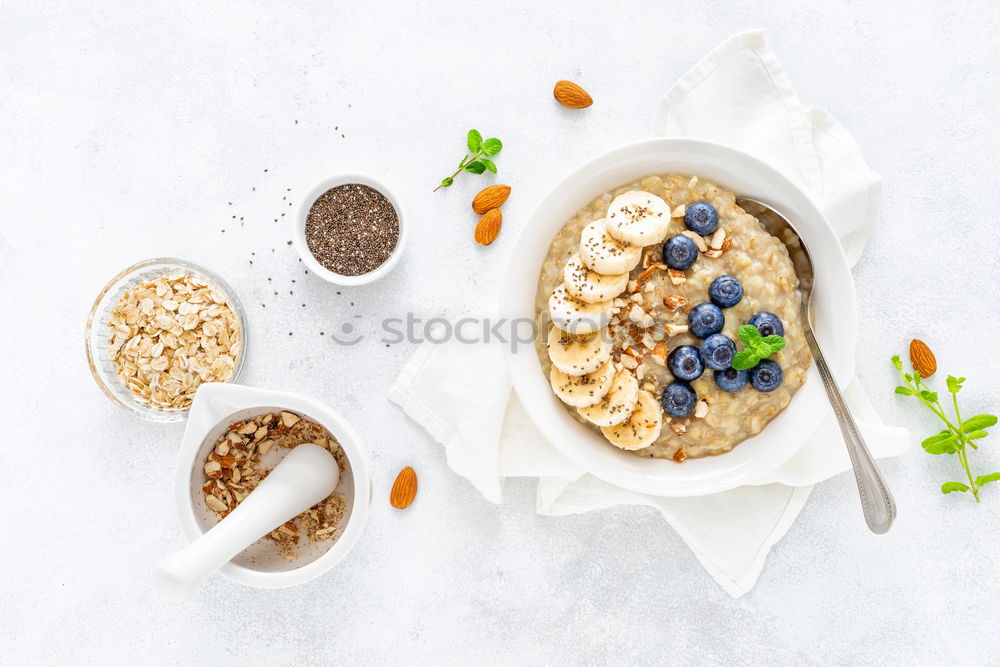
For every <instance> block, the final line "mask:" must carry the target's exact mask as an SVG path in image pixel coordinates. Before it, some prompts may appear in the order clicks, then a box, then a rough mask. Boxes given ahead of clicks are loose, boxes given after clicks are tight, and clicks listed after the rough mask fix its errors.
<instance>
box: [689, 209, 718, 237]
mask: <svg viewBox="0 0 1000 667" xmlns="http://www.w3.org/2000/svg"><path fill="white" fill-rule="evenodd" d="M684 224H685V225H687V228H688V229H690V230H691V231H692V232H694V233H695V234H701V235H702V236H708V235H709V234H711V233H712V232H714V231H715V228H716V227H718V226H719V213H718V212H717V211H716V210H715V207H714V206H712V205H711V204H709V203H708V202H707V201H696V202H695V203H693V204H691V205H690V206H688V207H687V210H686V211H685V212H684Z"/></svg>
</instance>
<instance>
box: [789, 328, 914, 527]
mask: <svg viewBox="0 0 1000 667" xmlns="http://www.w3.org/2000/svg"><path fill="white" fill-rule="evenodd" d="M805 335H806V342H807V343H808V344H809V349H810V351H812V355H813V358H814V359H815V360H816V368H818V369H819V374H820V377H822V378H823V386H824V387H825V388H826V394H827V396H829V398H830V405H832V406H833V413H834V414H835V415H836V416H837V423H838V424H840V431H841V433H843V434H844V444H845V445H847V453H848V454H849V455H850V457H851V465H853V466H854V479H855V480H856V481H857V483H858V493H859V494H860V495H861V509H862V510H863V511H864V513H865V522H866V523H867V524H868V527H869V528H870V529H871V531H872V532H873V533H880V534H881V533H885V532H886V531H888V530H889V528H890V526H892V522H893V520H894V519H895V518H896V501H894V500H893V499H892V494H891V493H889V488H888V487H887V486H886V485H885V480H884V479H882V474H881V473H880V472H879V470H878V467H877V466H876V465H875V460H874V459H873V458H872V455H871V452H869V451H868V447H867V446H866V445H865V440H864V438H862V437H861V433H860V432H859V431H858V425H857V424H856V423H855V422H854V417H852V416H851V411H850V409H848V407H847V403H846V402H845V401H844V395H843V394H842V393H840V389H839V388H838V387H837V383H836V382H835V381H834V379H833V374H832V373H831V372H830V367H829V366H828V365H827V363H826V359H825V358H824V357H823V351H822V350H821V349H820V347H819V343H818V342H816V336H815V335H813V331H812V328H811V327H810V326H809V325H806V327H805Z"/></svg>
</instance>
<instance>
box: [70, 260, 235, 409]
mask: <svg viewBox="0 0 1000 667" xmlns="http://www.w3.org/2000/svg"><path fill="white" fill-rule="evenodd" d="M86 337H87V361H88V362H89V365H90V370H91V372H92V373H93V375H94V379H95V380H96V381H97V384H98V386H100V387H101V389H102V390H103V391H104V393H105V394H106V395H107V397H108V398H110V399H111V400H112V401H113V402H114V403H115V404H117V405H119V406H121V407H123V408H125V409H127V410H129V411H130V412H132V413H134V414H136V415H138V416H140V417H142V418H143V419H147V420H150V421H157V422H175V421H181V420H183V419H184V417H185V416H186V415H187V412H188V410H189V409H190V407H191V401H192V399H193V398H194V394H195V392H196V391H197V390H198V387H199V386H200V385H201V384H202V383H203V382H232V381H235V380H236V379H237V378H238V377H239V374H240V371H241V370H242V368H243V362H244V359H245V358H246V349H247V327H246V315H245V313H244V310H243V306H242V305H241V304H240V302H239V299H238V298H237V297H236V294H235V293H234V292H233V290H232V288H231V287H229V285H227V284H226V282H225V281H224V280H222V278H220V277H219V276H217V275H215V274H214V273H212V272H211V271H208V270H207V269H204V268H202V267H200V266H196V265H194V264H192V263H190V262H186V261H184V260H180V259H173V258H158V259H149V260H146V261H144V262H139V263H138V264H134V265H133V266H130V267H128V268H127V269H125V270H124V271H122V272H121V273H119V274H118V275H116V276H115V277H114V278H112V279H111V280H110V282H108V284H107V285H105V287H104V289H102V290H101V293H100V294H98V296H97V299H96V300H95V301H94V305H93V307H92V308H91V310H90V314H89V315H88V317H87V332H86Z"/></svg>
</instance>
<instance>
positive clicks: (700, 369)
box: [667, 345, 705, 382]
mask: <svg viewBox="0 0 1000 667" xmlns="http://www.w3.org/2000/svg"><path fill="white" fill-rule="evenodd" d="M667 368H669V369H670V372H671V373H673V374H674V377H675V378H677V379H678V380H684V381H685V382H690V381H691V380H697V379H698V378H700V377H701V374H702V373H704V372H705V366H704V365H703V364H702V363H701V355H699V354H698V348H696V347H695V346H693V345H681V346H680V347H675V348H674V349H673V350H672V351H671V352H670V354H669V355H668V356H667Z"/></svg>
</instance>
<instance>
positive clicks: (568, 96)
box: [552, 81, 594, 109]
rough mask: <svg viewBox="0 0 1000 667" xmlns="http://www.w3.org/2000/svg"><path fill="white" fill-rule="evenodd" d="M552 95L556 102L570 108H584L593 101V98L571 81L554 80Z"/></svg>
mask: <svg viewBox="0 0 1000 667" xmlns="http://www.w3.org/2000/svg"><path fill="white" fill-rule="evenodd" d="M552 95H553V96H555V98H556V102H558V103H559V104H561V105H563V106H564V107H569V108H570V109H586V108H587V107H589V106H590V105H591V104H593V103H594V98H592V97H591V96H590V94H589V93H587V91H586V90H584V89H583V88H581V87H580V86H578V85H576V84H575V83H573V82H572V81H556V85H555V88H553V89H552Z"/></svg>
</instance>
